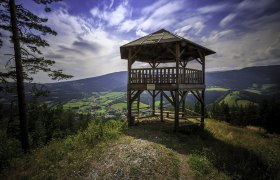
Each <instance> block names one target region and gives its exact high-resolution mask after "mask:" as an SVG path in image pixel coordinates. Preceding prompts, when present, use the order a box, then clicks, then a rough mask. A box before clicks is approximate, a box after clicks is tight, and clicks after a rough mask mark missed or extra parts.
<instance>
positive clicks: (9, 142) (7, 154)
mask: <svg viewBox="0 0 280 180" xmlns="http://www.w3.org/2000/svg"><path fill="white" fill-rule="evenodd" d="M0 142H1V143H0V172H1V170H2V169H3V168H5V167H8V166H9V163H10V160H11V159H12V158H15V157H18V156H20V154H21V148H20V142H19V141H18V140H17V139H15V138H9V137H7V135H6V133H5V132H3V131H0Z"/></svg>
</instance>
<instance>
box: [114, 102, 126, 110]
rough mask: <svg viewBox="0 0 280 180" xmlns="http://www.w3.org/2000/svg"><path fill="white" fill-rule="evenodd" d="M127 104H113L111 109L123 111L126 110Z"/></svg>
mask: <svg viewBox="0 0 280 180" xmlns="http://www.w3.org/2000/svg"><path fill="white" fill-rule="evenodd" d="M126 106H127V103H117V104H113V105H112V106H111V108H113V109H116V110H122V109H123V108H126Z"/></svg>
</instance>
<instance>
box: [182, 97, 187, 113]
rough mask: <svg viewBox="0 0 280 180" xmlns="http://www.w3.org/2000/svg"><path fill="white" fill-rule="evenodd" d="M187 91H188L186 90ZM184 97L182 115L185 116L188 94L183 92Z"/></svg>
mask: <svg viewBox="0 0 280 180" xmlns="http://www.w3.org/2000/svg"><path fill="white" fill-rule="evenodd" d="M186 93H187V92H186ZM182 98H183V102H182V117H184V116H185V113H186V110H185V108H186V107H185V105H186V96H185V95H184V93H183V96H182Z"/></svg>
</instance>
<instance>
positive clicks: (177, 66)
mask: <svg viewBox="0 0 280 180" xmlns="http://www.w3.org/2000/svg"><path fill="white" fill-rule="evenodd" d="M175 52H176V54H175V58H176V85H177V89H176V90H175V99H174V100H175V102H174V109H175V115H174V131H175V132H176V131H177V130H178V128H179V106H180V104H179V90H178V88H179V61H180V44H179V43H176V46H175Z"/></svg>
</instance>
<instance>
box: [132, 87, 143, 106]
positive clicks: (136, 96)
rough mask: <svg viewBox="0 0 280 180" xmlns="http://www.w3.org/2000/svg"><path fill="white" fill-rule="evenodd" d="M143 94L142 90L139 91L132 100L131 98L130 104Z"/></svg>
mask: <svg viewBox="0 0 280 180" xmlns="http://www.w3.org/2000/svg"><path fill="white" fill-rule="evenodd" d="M142 92H143V90H139V91H138V92H137V93H136V94H135V95H134V96H133V97H132V98H131V104H132V103H133V101H135V100H136V99H137V98H138V97H139V96H140V95H141V93H142Z"/></svg>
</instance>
